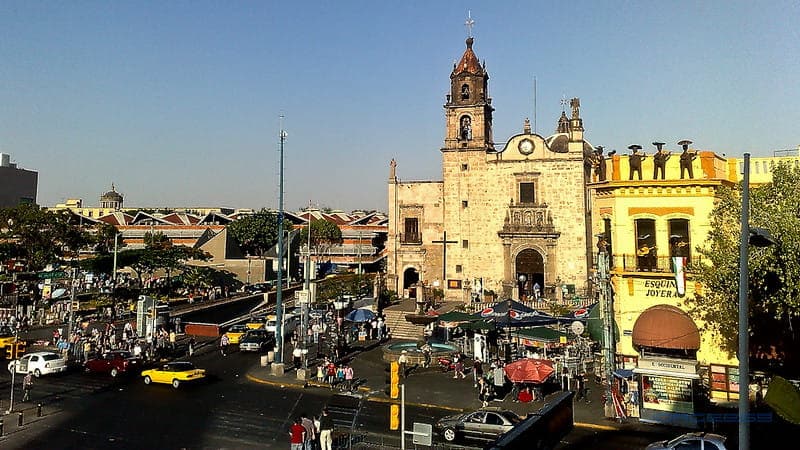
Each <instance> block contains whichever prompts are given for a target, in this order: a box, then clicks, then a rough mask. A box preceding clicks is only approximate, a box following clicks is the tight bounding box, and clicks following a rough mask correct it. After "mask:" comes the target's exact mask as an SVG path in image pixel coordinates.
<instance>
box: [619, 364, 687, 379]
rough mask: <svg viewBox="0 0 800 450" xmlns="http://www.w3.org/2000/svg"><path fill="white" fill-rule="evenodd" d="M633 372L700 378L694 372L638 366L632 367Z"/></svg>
mask: <svg viewBox="0 0 800 450" xmlns="http://www.w3.org/2000/svg"><path fill="white" fill-rule="evenodd" d="M633 373H638V374H642V375H655V376H658V377H672V378H688V379H692V380H697V379H699V378H700V375H698V374H696V373H685V372H670V371H668V370H653V369H642V368H639V367H637V368H635V369H633Z"/></svg>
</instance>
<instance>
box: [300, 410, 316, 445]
mask: <svg viewBox="0 0 800 450" xmlns="http://www.w3.org/2000/svg"><path fill="white" fill-rule="evenodd" d="M300 417H301V418H302V421H301V422H300V424H301V425H303V428H304V429H305V434H304V435H303V450H314V443H315V442H316V440H317V430H316V427H314V421H313V420H311V418H309V417H308V415H307V414H306V413H302V414H300Z"/></svg>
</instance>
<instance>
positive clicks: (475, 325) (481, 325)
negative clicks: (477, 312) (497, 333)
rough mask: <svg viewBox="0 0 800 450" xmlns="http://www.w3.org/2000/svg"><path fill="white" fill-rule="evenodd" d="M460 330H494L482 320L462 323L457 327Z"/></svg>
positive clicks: (492, 325) (489, 323)
mask: <svg viewBox="0 0 800 450" xmlns="http://www.w3.org/2000/svg"><path fill="white" fill-rule="evenodd" d="M458 327H459V328H461V329H462V330H473V331H476V330H494V324H493V323H491V322H486V321H484V320H476V321H474V322H463V323H461V324H459V325H458Z"/></svg>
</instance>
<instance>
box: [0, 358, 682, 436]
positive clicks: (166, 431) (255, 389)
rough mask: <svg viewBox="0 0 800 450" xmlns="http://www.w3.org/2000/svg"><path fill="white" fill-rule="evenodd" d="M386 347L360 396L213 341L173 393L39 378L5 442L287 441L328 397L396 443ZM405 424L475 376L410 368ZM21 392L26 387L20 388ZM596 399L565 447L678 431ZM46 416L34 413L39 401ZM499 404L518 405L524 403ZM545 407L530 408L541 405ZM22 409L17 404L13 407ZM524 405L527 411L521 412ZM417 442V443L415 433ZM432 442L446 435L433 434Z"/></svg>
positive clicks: (360, 366)
mask: <svg viewBox="0 0 800 450" xmlns="http://www.w3.org/2000/svg"><path fill="white" fill-rule="evenodd" d="M379 358H380V357H379V349H373V350H371V351H368V352H365V353H362V354H359V355H357V357H356V359H355V360H354V362H353V366H354V367H355V369H356V374H357V376H362V377H366V378H367V384H366V385H365V386H364V387H363V388H362V389H361V390H360V391H359V393H358V394H357V395H354V396H342V395H335V392H333V391H331V390H330V389H328V388H320V387H315V386H311V387H307V388H303V387H302V383H300V382H299V381H298V380H296V379H295V378H294V373H293V372H290V373H288V374H287V376H285V377H283V378H280V379H278V378H274V377H272V376H271V375H268V372H267V370H266V369H264V368H261V367H259V357H258V356H257V355H255V354H242V353H238V352H234V353H232V354H231V355H229V356H227V357H224V358H223V357H221V356H220V355H219V353H218V352H217V351H216V347H215V345H213V343H212V346H209V347H206V348H204V349H201V351H200V352H199V354H198V355H196V356H195V357H194V358H193V359H194V361H195V362H196V364H197V365H198V366H199V367H203V368H207V369H208V370H209V374H210V377H209V380H208V382H206V383H204V384H202V385H197V386H185V387H182V388H181V389H179V390H174V389H173V388H171V387H170V386H167V385H151V386H145V385H144V384H143V383H142V382H141V380H140V379H139V378H138V377H132V378H128V379H120V380H113V379H111V378H109V377H104V376H100V375H90V374H84V373H79V372H71V373H67V374H65V375H59V376H53V377H42V378H41V379H39V380H37V383H36V386H35V389H34V391H33V394H32V402H29V403H26V404H25V405H24V408H25V409H24V425H23V426H22V427H17V424H16V422H17V419H18V416H17V415H16V414H12V415H9V416H5V418H4V419H5V420H4V421H5V436H3V437H2V438H0V447H2V448H4V449H7V448H8V449H39V448H41V449H50V448H53V447H54V446H56V447H58V448H97V449H102V448H115V449H142V448H165V449H172V448H175V449H178V448H190V449H191V448H236V449H238V448H242V449H244V448H264V449H272V448H276V449H277V448H281V449H282V448H287V447H288V444H287V439H286V430H287V429H288V427H289V424H290V421H291V420H292V419H293V418H294V417H296V416H297V415H298V414H300V413H302V412H307V413H309V414H317V413H318V412H319V411H320V410H321V408H322V407H323V405H326V404H330V405H331V407H332V410H333V414H334V418H335V420H336V422H337V424H338V425H340V426H342V427H344V426H345V425H347V424H351V423H352V424H354V425H355V429H356V430H357V432H358V433H359V439H360V440H362V441H363V442H362V443H361V444H358V445H356V447H359V446H361V447H366V446H372V447H373V448H374V447H375V446H377V447H392V446H394V447H399V439H398V436H399V434H398V432H390V431H388V415H389V414H388V411H389V406H388V404H389V402H390V401H389V400H388V399H386V396H385V394H383V387H384V386H383V384H384V377H383V372H382V371H383V368H382V366H381V365H380V363H379ZM9 382H10V379H9V375H8V373H7V372H4V373H3V375H2V376H1V377H0V396H2V397H3V398H4V403H3V406H4V407H7V396H8V392H9ZM406 393H407V408H406V421H407V422H406V423H407V424H408V426H409V427H410V426H411V424H413V423H414V422H421V423H433V422H435V421H436V420H437V419H438V418H440V417H442V416H444V415H448V414H452V413H454V412H455V411H458V410H461V409H462V408H474V407H477V406H478V405H477V404H474V403H475V401H476V400H475V399H474V396H473V395H472V385H471V381H469V380H467V381H465V380H453V379H452V378H451V377H450V376H449V375H447V374H442V373H439V372H436V371H429V372H425V373H416V374H413V373H412V375H411V376H410V377H409V378H408V380H407V392H406ZM15 396H16V398H17V399H19V398H21V391H20V390H19V386H18V389H17V392H16V393H15ZM593 396H597V397H598V399H597V400H598V402H597V403H591V404H588V405H586V404H578V405H577V406H576V421H578V422H579V424H578V426H576V428H575V430H574V431H573V432H572V433H571V434H570V435H569V436H568V437H567V439H566V440H565V441H564V442H563V443H562V448H642V447H643V446H644V445H645V444H646V443H648V442H651V441H653V440H655V439H659V438H663V437H668V436H671V435H674V434H675V431H674V430H671V429H665V428H664V427H653V426H642V425H638V426H635V427H634V426H626V427H623V429H622V430H618V428H617V427H616V426H614V424H609V423H605V422H604V419H599V420H595V421H594V422H598V423H590V422H581V417H589V416H591V415H592V414H594V413H595V412H596V411H595V412H593V411H594V410H597V409H598V406H597V404H598V403H599V393H597V392H593ZM39 402H41V403H42V404H43V417H41V418H38V417H36V407H35V405H36V403H39ZM498 406H503V407H508V408H516V409H519V408H520V405H519V404H512V403H510V402H504V403H502V404H500V403H499V402H498ZM538 406H541V404H538V405H537V404H531V405H528V408H529V409H531V410H532V409H535V408H536V407H538ZM15 410H17V408H15ZM520 412H523V411H520ZM407 442H408V444H409V445H410V443H411V440H410V439H409V440H408V441H407ZM435 442H441V440H440V439H436V441H435Z"/></svg>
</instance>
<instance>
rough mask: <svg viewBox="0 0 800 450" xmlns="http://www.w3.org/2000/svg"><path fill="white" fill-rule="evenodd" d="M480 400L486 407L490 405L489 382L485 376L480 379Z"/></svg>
mask: <svg viewBox="0 0 800 450" xmlns="http://www.w3.org/2000/svg"><path fill="white" fill-rule="evenodd" d="M478 400H480V401H481V405H483V407H484V408H485V407H486V406H488V405H489V383H487V382H486V380H485V379H483V378H481V379H480V380H478Z"/></svg>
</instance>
